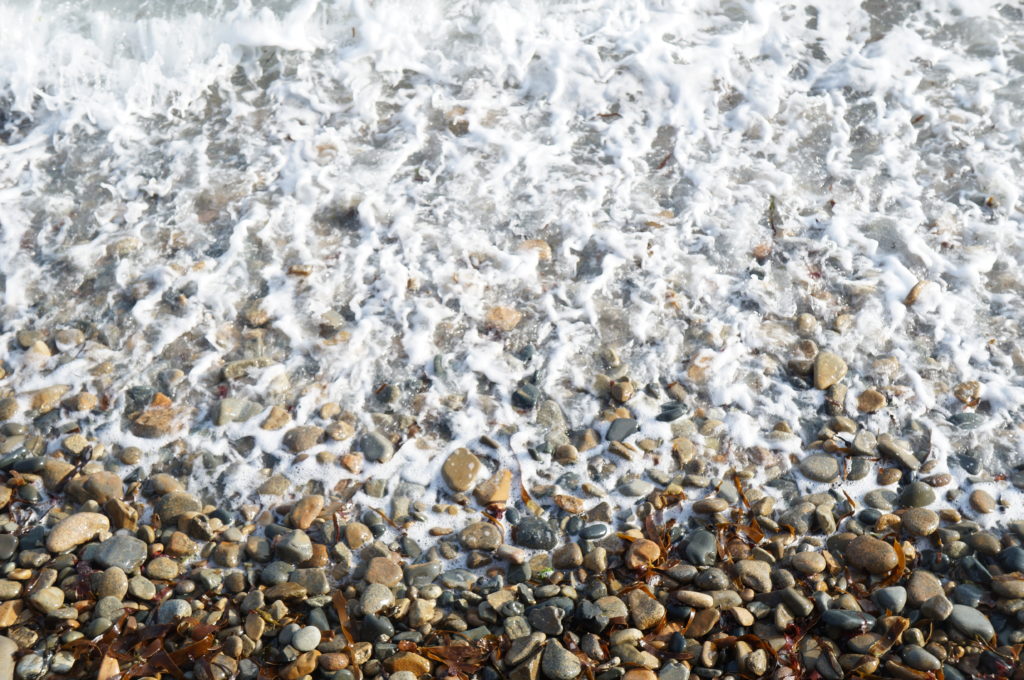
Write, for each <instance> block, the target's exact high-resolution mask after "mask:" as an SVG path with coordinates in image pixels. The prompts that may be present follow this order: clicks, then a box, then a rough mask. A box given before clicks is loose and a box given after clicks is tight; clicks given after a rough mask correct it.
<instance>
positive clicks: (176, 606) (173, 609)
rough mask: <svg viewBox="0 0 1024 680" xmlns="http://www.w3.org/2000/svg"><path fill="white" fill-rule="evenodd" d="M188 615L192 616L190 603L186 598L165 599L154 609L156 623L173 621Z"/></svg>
mask: <svg viewBox="0 0 1024 680" xmlns="http://www.w3.org/2000/svg"><path fill="white" fill-rule="evenodd" d="M189 616H192V605H191V604H189V602H188V601H187V600H181V599H171V600H167V601H166V602H164V603H163V604H161V605H160V606H159V607H158V608H157V610H156V622H157V623H174V622H175V621H180V620H181V619H185V618H188V617H189Z"/></svg>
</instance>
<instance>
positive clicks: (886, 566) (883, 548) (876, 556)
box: [845, 535, 897, 574]
mask: <svg viewBox="0 0 1024 680" xmlns="http://www.w3.org/2000/svg"><path fill="white" fill-rule="evenodd" d="M845 553H846V559H847V561H848V562H849V563H850V564H853V565H854V566H857V567H860V568H861V569H864V570H865V571H868V572H870V573H872V574H884V573H886V572H888V571H891V570H892V569H894V568H895V567H896V564H897V558H896V551H895V550H894V549H893V547H892V546H891V545H889V544H888V543H886V542H885V541H882V540H879V539H877V538H875V537H873V536H867V535H864V536H858V537H857V538H855V539H853V540H852V541H850V542H849V543H848V544H847V546H846V550H845Z"/></svg>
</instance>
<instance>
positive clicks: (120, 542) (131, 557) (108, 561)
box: [93, 534, 148, 574]
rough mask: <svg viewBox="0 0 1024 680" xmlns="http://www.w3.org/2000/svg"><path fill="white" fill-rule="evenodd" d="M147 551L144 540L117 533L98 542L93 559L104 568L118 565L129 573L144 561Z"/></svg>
mask: <svg viewBox="0 0 1024 680" xmlns="http://www.w3.org/2000/svg"><path fill="white" fill-rule="evenodd" d="M147 553H148V549H147V546H146V544H145V542H143V541H141V540H139V539H137V538H135V537H134V536H125V535H122V534H118V535H115V536H111V537H110V538H108V539H107V540H105V541H103V542H102V543H100V544H99V545H98V546H97V548H96V552H95V553H94V556H93V559H94V560H95V561H96V563H97V564H99V565H100V566H102V567H104V568H110V567H118V568H119V569H121V570H122V571H124V572H125V573H126V574H130V573H132V572H134V571H135V570H136V569H138V568H139V567H140V566H141V565H142V563H143V562H145V560H146V555H147Z"/></svg>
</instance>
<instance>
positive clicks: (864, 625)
mask: <svg viewBox="0 0 1024 680" xmlns="http://www.w3.org/2000/svg"><path fill="white" fill-rule="evenodd" d="M821 620H822V621H823V622H824V623H825V625H828V626H833V627H835V628H838V629H839V630H842V631H847V632H849V631H853V630H864V631H867V630H869V629H870V628H871V627H872V626H874V625H875V617H873V616H871V615H870V614H865V613H864V612H855V611H849V610H846V609H829V610H827V611H825V612H824V613H822V615H821Z"/></svg>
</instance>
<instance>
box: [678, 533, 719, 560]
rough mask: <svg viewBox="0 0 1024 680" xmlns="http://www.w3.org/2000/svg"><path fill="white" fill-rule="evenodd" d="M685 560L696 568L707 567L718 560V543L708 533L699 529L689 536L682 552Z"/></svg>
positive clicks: (713, 536)
mask: <svg viewBox="0 0 1024 680" xmlns="http://www.w3.org/2000/svg"><path fill="white" fill-rule="evenodd" d="M684 556H685V557H686V559H687V560H688V561H689V562H691V563H692V564H694V565H696V566H705V567H709V566H711V565H712V564H714V563H715V560H716V559H717V558H718V542H717V540H716V539H715V535H714V534H712V533H711V532H710V531H705V530H703V529H700V530H698V531H695V532H693V534H691V535H690V537H689V540H688V541H687V543H686V550H685V551H684Z"/></svg>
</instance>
